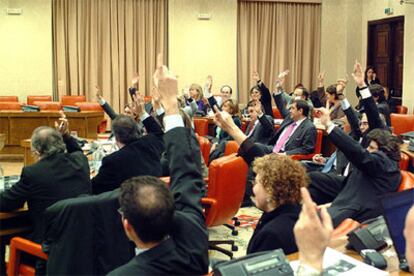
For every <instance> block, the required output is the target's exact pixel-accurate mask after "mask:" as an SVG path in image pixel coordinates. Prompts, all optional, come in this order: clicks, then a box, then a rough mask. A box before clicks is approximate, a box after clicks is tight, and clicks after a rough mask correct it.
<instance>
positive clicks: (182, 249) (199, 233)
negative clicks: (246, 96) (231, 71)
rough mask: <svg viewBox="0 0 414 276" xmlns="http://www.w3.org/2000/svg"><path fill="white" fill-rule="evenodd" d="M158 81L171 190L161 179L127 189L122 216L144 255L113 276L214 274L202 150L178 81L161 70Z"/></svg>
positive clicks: (139, 180) (135, 181)
mask: <svg viewBox="0 0 414 276" xmlns="http://www.w3.org/2000/svg"><path fill="white" fill-rule="evenodd" d="M158 68H159V69H158V70H157V71H156V73H155V77H154V79H155V83H156V85H158V87H159V91H160V94H161V95H162V99H163V105H164V108H165V112H166V116H165V117H164V123H165V129H166V133H165V135H164V140H165V145H166V149H167V156H168V159H169V166H170V172H171V185H170V191H168V189H167V188H166V184H165V183H164V182H162V181H161V180H160V179H158V178H156V177H151V176H145V177H134V178H132V179H129V180H127V181H125V182H124V183H123V184H122V186H121V195H120V198H119V201H120V205H121V208H120V212H121V213H122V223H123V226H124V229H125V233H126V234H127V236H128V237H129V238H130V239H131V240H132V241H133V242H134V243H135V244H136V246H137V251H138V254H137V256H135V257H134V258H133V259H132V260H131V261H130V262H128V263H127V264H125V265H123V266H121V267H119V268H117V269H115V270H114V271H112V272H111V273H109V275H177V274H178V275H189V274H191V275H200V274H206V273H207V272H208V235H207V231H206V227H205V222H204V215H203V211H202V206H201V202H200V200H201V197H202V193H201V191H202V186H203V179H202V177H201V173H200V150H199V147H198V144H197V142H196V139H195V136H194V135H193V134H192V132H191V130H190V129H188V128H184V127H183V126H184V124H183V121H182V118H181V116H180V115H179V111H178V107H177V100H176V93H177V80H176V79H175V78H174V77H173V76H171V74H170V73H169V72H168V71H166V70H167V69H166V67H164V66H163V67H161V68H160V67H158Z"/></svg>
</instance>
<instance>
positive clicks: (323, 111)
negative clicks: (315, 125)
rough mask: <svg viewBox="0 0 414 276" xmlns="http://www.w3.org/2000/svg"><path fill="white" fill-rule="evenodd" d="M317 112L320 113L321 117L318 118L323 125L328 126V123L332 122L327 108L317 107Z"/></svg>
mask: <svg viewBox="0 0 414 276" xmlns="http://www.w3.org/2000/svg"><path fill="white" fill-rule="evenodd" d="M318 112H319V113H320V114H321V117H319V120H320V122H321V124H322V125H323V126H325V127H328V126H329V125H331V124H332V121H331V117H330V113H329V110H328V109H326V108H324V107H321V108H318Z"/></svg>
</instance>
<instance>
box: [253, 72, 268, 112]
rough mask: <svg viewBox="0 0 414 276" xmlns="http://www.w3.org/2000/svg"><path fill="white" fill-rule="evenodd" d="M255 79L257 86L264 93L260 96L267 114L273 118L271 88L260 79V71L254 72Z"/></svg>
mask: <svg viewBox="0 0 414 276" xmlns="http://www.w3.org/2000/svg"><path fill="white" fill-rule="evenodd" d="M253 80H255V81H256V82H257V86H258V87H259V89H260V91H261V93H262V96H261V97H260V103H261V104H262V106H263V109H264V112H265V114H266V115H269V116H270V117H272V118H273V112H272V96H271V95H270V91H269V88H267V86H266V85H265V84H264V83H263V81H262V80H261V79H260V76H259V73H258V72H257V71H255V72H253Z"/></svg>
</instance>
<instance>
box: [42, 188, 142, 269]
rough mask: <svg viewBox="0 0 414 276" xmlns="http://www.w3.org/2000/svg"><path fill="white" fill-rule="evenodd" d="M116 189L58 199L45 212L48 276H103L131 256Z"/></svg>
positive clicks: (44, 245) (132, 250) (130, 244)
mask: <svg viewBox="0 0 414 276" xmlns="http://www.w3.org/2000/svg"><path fill="white" fill-rule="evenodd" d="M118 196H119V189H117V190H114V191H110V192H107V193H102V194H100V195H94V196H89V195H88V196H83V197H77V198H71V199H67V200H61V201H59V202H57V203H55V204H53V205H52V206H50V207H49V208H47V210H46V212H45V221H46V234H45V239H44V241H43V244H42V249H43V251H45V252H46V253H47V254H48V256H49V258H48V261H47V275H104V274H106V273H108V272H110V271H111V270H113V269H115V268H117V267H118V266H120V265H122V264H124V263H126V262H128V261H129V260H130V259H131V258H133V257H134V255H135V252H134V246H133V244H132V243H131V242H130V241H129V239H128V238H127V236H126V235H125V232H124V228H123V226H122V222H121V216H120V214H119V213H118V212H117V209H118V208H119V201H118Z"/></svg>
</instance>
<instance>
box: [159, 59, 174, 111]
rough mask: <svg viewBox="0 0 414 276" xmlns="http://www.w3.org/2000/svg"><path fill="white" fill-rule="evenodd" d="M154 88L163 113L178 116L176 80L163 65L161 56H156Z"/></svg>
mask: <svg viewBox="0 0 414 276" xmlns="http://www.w3.org/2000/svg"><path fill="white" fill-rule="evenodd" d="M153 79H154V84H155V87H157V89H158V92H159V94H160V96H161V102H162V104H163V106H164V108H165V113H166V114H167V115H169V114H178V105H177V91H178V89H177V87H178V85H177V78H176V77H175V75H174V74H173V73H172V72H171V71H170V70H168V68H167V66H165V65H163V57H162V54H158V58H157V69H156V70H155V72H154V75H153Z"/></svg>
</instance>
